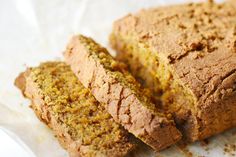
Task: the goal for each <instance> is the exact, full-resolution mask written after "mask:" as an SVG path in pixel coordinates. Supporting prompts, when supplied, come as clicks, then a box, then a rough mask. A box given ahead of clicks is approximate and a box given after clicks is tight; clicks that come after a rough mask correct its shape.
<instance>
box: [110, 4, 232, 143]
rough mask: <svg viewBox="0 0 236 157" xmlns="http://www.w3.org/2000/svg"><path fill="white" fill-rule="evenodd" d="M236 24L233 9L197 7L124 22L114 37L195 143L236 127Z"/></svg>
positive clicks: (134, 70) (142, 15)
mask: <svg viewBox="0 0 236 157" xmlns="http://www.w3.org/2000/svg"><path fill="white" fill-rule="evenodd" d="M235 26H236V10H235V8H234V7H233V5H231V4H229V3H222V4H215V3H213V2H208V3H196V4H193V3H191V4H184V5H177V6H168V7H160V8H153V9H147V10H142V11H140V12H139V13H137V14H133V15H128V16H126V17H124V18H122V19H119V20H117V21H116V22H115V23H114V28H113V32H112V34H111V38H110V39H111V45H112V46H113V47H114V48H115V49H116V50H117V51H118V58H119V60H120V61H124V62H126V63H127V64H128V65H129V69H130V70H131V71H132V73H133V74H134V75H135V76H136V77H137V78H138V80H140V81H141V82H142V83H143V86H144V87H150V88H151V89H152V92H153V93H155V95H156V99H157V100H158V99H159V100H161V101H162V107H163V108H165V109H166V110H168V111H169V112H171V113H172V114H173V115H174V118H175V121H176V123H177V126H178V127H179V128H180V129H181V130H182V133H183V134H184V136H185V137H186V138H187V139H189V140H190V141H195V140H199V139H204V138H207V137H209V136H211V135H214V134H217V133H220V132H222V131H224V130H226V129H229V128H232V127H235V126H236V114H235V113H236V81H235V80H236V27H235Z"/></svg>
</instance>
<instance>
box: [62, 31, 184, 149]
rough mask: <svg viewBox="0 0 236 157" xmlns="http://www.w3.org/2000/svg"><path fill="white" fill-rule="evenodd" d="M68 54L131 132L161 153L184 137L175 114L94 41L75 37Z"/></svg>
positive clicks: (88, 85) (77, 71) (73, 65)
mask: <svg viewBox="0 0 236 157" xmlns="http://www.w3.org/2000/svg"><path fill="white" fill-rule="evenodd" d="M64 55H65V60H66V62H67V63H68V64H69V65H70V66H71V68H72V71H73V72H74V73H75V74H76V75H77V77H78V78H79V80H80V81H81V83H82V84H83V85H84V86H85V87H86V88H89V89H91V92H92V94H93V95H94V96H95V98H96V99H97V100H98V101H99V102H100V103H103V104H106V109H107V111H108V112H109V113H110V114H111V115H112V117H113V118H114V119H115V121H116V122H118V123H120V124H121V125H123V126H124V127H125V128H126V129H127V130H128V131H129V132H130V133H132V134H134V135H135V136H136V137H138V138H140V139H141V140H142V141H144V142H145V143H146V144H148V145H150V146H151V147H152V148H154V149H155V150H157V151H158V150H161V149H164V148H166V147H168V146H170V145H172V144H174V143H176V142H177V141H178V140H179V139H180V138H181V134H180V132H179V131H178V130H177V129H176V127H175V124H174V122H173V120H172V118H171V115H166V114H165V113H163V112H161V111H160V110H159V109H158V106H157V105H155V104H153V103H152V102H151V100H150V96H149V95H150V93H148V91H147V90H143V89H141V88H140V84H139V83H137V82H136V80H135V79H134V78H133V76H132V75H131V74H129V72H128V71H127V70H126V69H125V66H124V64H121V63H120V62H117V61H115V60H114V59H113V58H112V56H111V55H110V54H109V53H108V51H107V50H106V49H105V48H103V47H101V46H100V45H98V44H97V43H96V42H95V41H94V40H92V39H91V38H87V37H84V36H82V35H79V36H75V37H73V38H72V40H71V42H70V43H69V44H68V47H67V50H66V52H65V54H64Z"/></svg>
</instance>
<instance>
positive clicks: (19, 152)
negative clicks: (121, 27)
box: [0, 0, 236, 157]
mask: <svg viewBox="0 0 236 157" xmlns="http://www.w3.org/2000/svg"><path fill="white" fill-rule="evenodd" d="M199 1H200V0H199ZM183 2H188V0H169V1H167V0H0V156H1V157H27V155H26V154H25V153H27V154H28V156H37V157H65V156H67V154H66V152H65V151H64V150H63V149H62V148H61V147H60V146H59V144H58V142H57V140H56V139H55V138H54V136H53V135H52V133H51V131H50V130H49V129H48V128H47V127H45V126H44V125H43V124H42V123H40V122H39V120H38V119H37V118H36V117H35V115H34V114H33V112H32V111H31V109H29V107H28V105H29V101H27V100H25V99H24V98H23V97H22V96H21V93H20V92H19V91H18V90H17V89H16V88H15V87H14V86H13V82H14V79H15V77H16V76H17V75H18V73H19V72H21V71H23V70H25V68H26V66H33V65H38V64H39V63H40V62H42V61H48V60H58V59H62V52H63V50H64V49H65V45H66V43H67V42H68V40H69V38H70V37H71V36H72V35H74V34H78V33H82V34H85V35H89V36H91V37H93V38H94V39H96V40H97V41H98V42H100V43H102V44H103V45H105V46H108V35H109V33H110V31H111V27H112V22H113V21H114V20H115V19H117V18H120V17H122V16H124V15H126V14H128V13H129V12H136V11H138V10H139V9H141V8H147V7H153V6H160V5H167V4H172V3H174V4H176V3H183ZM108 47H109V46H108ZM3 128H4V129H3ZM232 132H235V130H231V131H228V132H226V133H224V134H221V135H219V136H217V137H213V138H211V139H210V144H209V145H208V146H207V149H209V151H206V150H205V149H206V148H205V147H202V146H201V145H200V144H199V143H195V144H192V145H190V146H188V149H189V150H190V151H191V152H192V153H193V155H194V156H200V155H205V156H230V155H229V154H224V153H223V149H224V144H225V143H230V144H232V143H234V144H235V143H236V142H235V141H236V137H235V135H234V136H233V135H232ZM138 153H139V154H140V155H139V156H140V157H141V156H152V155H153V152H152V151H150V150H146V149H145V150H144V148H141V149H140V152H138ZM161 155H162V156H170V155H171V156H183V155H184V152H183V151H181V150H180V149H179V148H178V147H176V146H173V147H171V148H170V149H168V150H166V151H163V152H161Z"/></svg>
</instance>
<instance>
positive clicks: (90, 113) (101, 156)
mask: <svg viewBox="0 0 236 157" xmlns="http://www.w3.org/2000/svg"><path fill="white" fill-rule="evenodd" d="M15 84H16V85H17V86H18V87H19V88H20V89H21V90H22V92H23V94H24V95H25V96H26V97H27V98H29V99H30V100H31V102H32V109H33V110H34V111H35V113H36V115H37V116H38V118H39V119H40V120H42V121H43V122H44V123H46V124H47V125H48V126H49V127H50V128H51V129H52V130H53V132H54V133H55V135H56V137H57V138H58V140H59V142H60V144H61V145H62V146H63V147H64V148H65V149H66V150H67V151H68V152H69V153H70V156H71V157H78V156H84V157H110V156H115V157H122V156H125V155H126V154H127V153H128V152H129V151H130V150H132V149H133V147H134V145H133V144H132V143H131V142H129V140H128V132H127V131H125V130H124V129H123V127H121V126H120V125H119V124H117V123H116V122H115V121H114V120H113V119H112V117H111V116H110V115H109V114H108V113H107V112H106V111H105V110H104V105H102V104H100V103H99V102H98V101H96V99H95V98H94V97H93V95H92V94H91V92H90V91H89V90H88V89H86V88H84V87H83V85H82V84H81V83H80V82H79V81H78V79H77V78H76V76H75V75H74V73H73V72H72V71H71V69H70V67H69V66H67V65H66V64H65V63H63V62H46V63H43V64H41V65H40V66H39V67H36V68H31V69H28V70H27V71H26V72H24V73H22V74H21V75H20V76H19V77H18V78H17V79H16V82H15Z"/></svg>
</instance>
